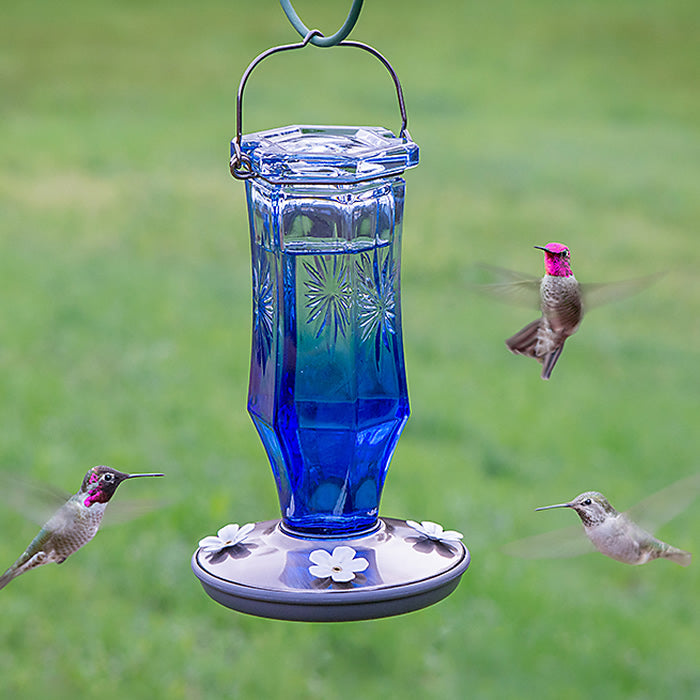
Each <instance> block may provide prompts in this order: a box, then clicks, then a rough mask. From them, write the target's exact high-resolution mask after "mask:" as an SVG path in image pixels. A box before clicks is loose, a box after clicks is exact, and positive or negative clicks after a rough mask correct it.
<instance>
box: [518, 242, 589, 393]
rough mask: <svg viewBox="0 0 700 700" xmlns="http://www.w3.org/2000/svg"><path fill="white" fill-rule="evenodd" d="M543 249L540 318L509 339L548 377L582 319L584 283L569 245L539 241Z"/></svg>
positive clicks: (543, 375) (543, 377) (519, 351)
mask: <svg viewBox="0 0 700 700" xmlns="http://www.w3.org/2000/svg"><path fill="white" fill-rule="evenodd" d="M535 248H539V249H540V250H543V251H544V269H545V274H544V277H543V278H542V281H541V282H540V308H541V310H542V316H541V318H538V319H536V320H534V321H532V322H531V323H528V324H527V326H525V328H523V329H522V330H520V331H518V332H517V333H516V334H515V335H514V336H512V337H511V338H508V340H506V345H507V346H508V349H509V350H510V351H511V352H513V353H515V354H516V355H526V356H527V357H534V358H535V359H536V360H537V361H538V362H540V363H541V364H542V375H541V376H542V379H549V377H550V376H551V374H552V370H553V369H554V365H555V364H556V363H557V360H558V359H559V356H560V355H561V353H562V350H563V349H564V343H565V342H566V339H567V338H568V337H569V336H570V335H573V334H574V333H575V332H576V331H577V329H578V327H579V325H580V323H581V320H582V319H583V299H582V295H581V287H580V285H579V283H578V280H577V279H576V277H574V273H573V272H572V271H571V266H570V265H569V260H570V257H571V254H570V253H569V249H568V248H567V247H566V246H565V245H563V244H562V243H547V245H546V246H539V245H536V246H535Z"/></svg>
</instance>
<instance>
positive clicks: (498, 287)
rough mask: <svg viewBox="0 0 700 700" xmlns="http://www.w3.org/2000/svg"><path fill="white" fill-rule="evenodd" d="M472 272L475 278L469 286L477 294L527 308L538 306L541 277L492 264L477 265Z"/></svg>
mask: <svg viewBox="0 0 700 700" xmlns="http://www.w3.org/2000/svg"><path fill="white" fill-rule="evenodd" d="M473 272H474V275H473V276H474V277H475V278H476V279H475V281H473V282H470V283H469V286H470V287H471V288H472V289H474V290H475V291H476V292H478V293H479V294H484V295H486V296H490V297H492V298H493V299H496V300H497V301H502V302H505V303H507V304H514V305H516V306H526V307H527V308H529V309H537V308H539V306H540V282H541V281H542V278H541V277H533V276H532V275H525V274H522V273H521V272H515V271H514V270H506V269H505V268H503V267H494V266H493V265H477V266H476V267H475V268H474V269H473Z"/></svg>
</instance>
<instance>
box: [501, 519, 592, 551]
mask: <svg viewBox="0 0 700 700" xmlns="http://www.w3.org/2000/svg"><path fill="white" fill-rule="evenodd" d="M502 551H503V552H504V554H508V555H509V556H512V557H521V558H523V559H556V558H566V557H578V556H581V555H582V554H588V553H590V552H594V551H595V547H594V546H593V544H592V543H591V541H590V540H589V539H588V537H586V533H585V532H584V530H583V527H582V526H581V525H571V526H569V527H565V528H562V529H560V530H552V531H550V532H543V533H542V534H540V535H532V536H531V537H524V538H523V539H520V540H515V541H514V542H509V543H508V544H506V545H504V546H503V548H502Z"/></svg>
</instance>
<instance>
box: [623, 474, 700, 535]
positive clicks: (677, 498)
mask: <svg viewBox="0 0 700 700" xmlns="http://www.w3.org/2000/svg"><path fill="white" fill-rule="evenodd" d="M698 494H700V473H698V474H693V475H692V476H688V477H686V478H684V479H680V480H679V481H676V482H675V483H673V484H671V485H670V486H667V487H666V488H664V489H661V491H657V492H656V493H655V494H653V495H651V496H649V497H648V498H645V499H644V500H643V501H640V502H639V503H637V505H635V506H633V507H632V508H630V509H629V510H628V511H627V512H626V513H625V514H626V515H627V516H628V517H629V518H630V520H632V521H634V522H636V523H637V524H638V525H639V526H640V527H642V528H644V529H645V530H647V531H649V532H652V533H653V532H655V531H656V530H657V529H658V528H660V527H661V526H662V525H664V524H665V523H667V522H668V521H669V520H671V519H672V518H675V517H676V516H677V515H679V514H680V513H682V512H683V511H684V510H685V509H686V508H687V507H688V506H689V505H690V504H691V503H692V502H693V501H694V500H695V499H696V498H697V497H698Z"/></svg>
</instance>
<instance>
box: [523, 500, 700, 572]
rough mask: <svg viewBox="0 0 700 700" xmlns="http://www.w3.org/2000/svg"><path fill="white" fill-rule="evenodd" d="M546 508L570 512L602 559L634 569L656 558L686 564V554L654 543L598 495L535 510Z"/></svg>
mask: <svg viewBox="0 0 700 700" xmlns="http://www.w3.org/2000/svg"><path fill="white" fill-rule="evenodd" d="M550 508H573V509H574V510H575V511H576V512H577V513H578V516H579V518H581V522H582V523H583V529H584V530H585V532H586V535H587V536H588V539H589V540H590V541H591V542H592V543H593V546H594V547H595V548H596V549H597V550H598V551H599V552H600V553H601V554H605V556H606V557H610V558H611V559H615V560H616V561H621V562H623V563H625V564H632V565H635V566H636V565H638V564H646V563H647V562H648V561H651V560H652V559H658V558H659V557H661V558H662V559H670V560H671V561H675V562H676V564H680V565H681V566H688V565H689V564H690V560H691V554H690V552H686V551H685V550H683V549H678V547H673V546H672V545H670V544H668V543H666V542H662V541H661V540H659V539H657V538H656V537H654V535H652V534H651V533H649V532H647V531H646V530H644V529H643V528H642V527H640V526H639V525H637V523H635V522H634V521H633V520H630V518H629V517H628V516H626V515H625V514H624V513H618V512H617V511H616V510H615V508H613V507H612V505H610V502H609V501H608V499H607V498H605V496H603V494H602V493H598V491H585V492H584V493H581V494H579V495H578V496H576V498H574V500H573V501H570V502H569V503H557V504H556V505H553V506H542V507H540V508H535V510H549V509H550Z"/></svg>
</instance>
